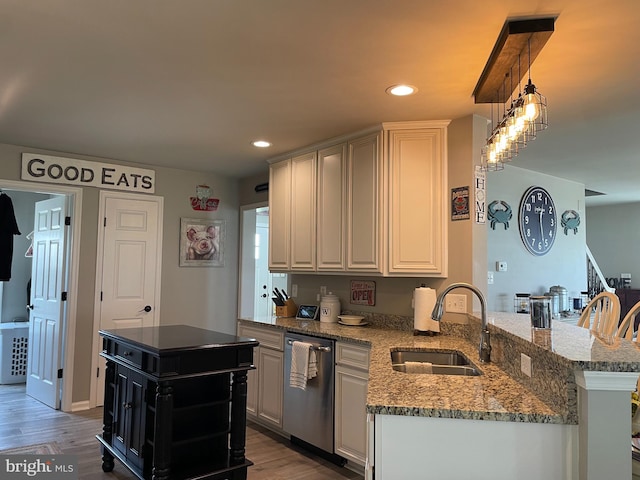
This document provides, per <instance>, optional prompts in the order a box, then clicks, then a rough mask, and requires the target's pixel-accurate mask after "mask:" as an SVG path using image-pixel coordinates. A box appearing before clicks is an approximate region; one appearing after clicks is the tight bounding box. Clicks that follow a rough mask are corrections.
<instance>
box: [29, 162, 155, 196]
mask: <svg viewBox="0 0 640 480" xmlns="http://www.w3.org/2000/svg"><path fill="white" fill-rule="evenodd" d="M22 179H23V180H32V181H34V182H47V183H64V184H67V185H81V186H84V187H97V188H109V189H113V190H128V191H133V192H145V193H153V192H154V190H155V172H154V171H153V170H146V169H142V168H132V167H127V166H124V165H111V164H104V163H97V162H87V161H84V160H76V159H73V158H62V157H52V156H49V155H36V154H33V153H23V154H22Z"/></svg>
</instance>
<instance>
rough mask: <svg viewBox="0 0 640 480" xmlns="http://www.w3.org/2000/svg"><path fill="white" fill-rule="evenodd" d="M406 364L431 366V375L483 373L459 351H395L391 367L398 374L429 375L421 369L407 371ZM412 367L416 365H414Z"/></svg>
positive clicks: (472, 374) (473, 374)
mask: <svg viewBox="0 0 640 480" xmlns="http://www.w3.org/2000/svg"><path fill="white" fill-rule="evenodd" d="M406 362H421V363H428V364H431V368H430V370H431V371H430V373H431V374H434V375H466V376H475V375H481V374H482V372H481V371H480V370H478V368H477V367H476V366H475V365H474V364H473V363H471V361H469V359H468V358H467V356H466V355H465V354H464V353H462V352H459V351H457V350H438V351H435V350H418V351H415V350H402V349H399V350H393V351H391V366H392V368H393V369H394V370H396V371H397V372H404V373H427V374H428V373H429V372H426V371H424V370H421V369H419V368H418V369H416V368H409V369H407V366H406ZM412 367H415V365H413V364H412Z"/></svg>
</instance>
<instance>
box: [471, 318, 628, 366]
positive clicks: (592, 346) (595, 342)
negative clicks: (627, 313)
mask: <svg viewBox="0 0 640 480" xmlns="http://www.w3.org/2000/svg"><path fill="white" fill-rule="evenodd" d="M474 315H475V316H476V317H478V318H479V317H480V313H479V312H475V313H474ZM487 324H488V325H489V329H490V330H492V329H493V328H496V329H497V330H498V331H500V333H501V334H502V335H504V336H506V337H509V338H510V339H511V340H513V341H526V342H531V343H533V344H534V345H535V344H537V346H538V347H539V348H541V349H544V350H546V351H548V352H549V353H550V354H552V355H553V356H554V357H555V358H556V359H557V360H558V361H560V362H564V363H565V364H567V365H568V366H570V367H571V368H573V369H575V370H592V371H600V372H640V344H638V343H636V342H631V341H628V340H625V339H623V338H618V337H616V336H615V335H614V336H611V337H598V336H595V335H593V334H592V333H591V332H590V331H589V330H588V329H586V328H580V327H576V326H575V325H570V324H566V323H563V322H560V321H556V320H552V325H551V327H552V328H551V332H550V334H549V336H548V338H546V339H537V338H535V337H534V336H533V335H534V334H533V333H532V331H531V328H530V323H529V314H516V313H505V312H490V313H488V314H487ZM540 340H542V341H540Z"/></svg>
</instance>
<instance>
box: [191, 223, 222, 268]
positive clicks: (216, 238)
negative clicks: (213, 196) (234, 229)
mask: <svg viewBox="0 0 640 480" xmlns="http://www.w3.org/2000/svg"><path fill="white" fill-rule="evenodd" d="M224 236H225V231H224V220H211V219H206V218H204V219H201V218H181V219H180V266H181V267H222V266H224Z"/></svg>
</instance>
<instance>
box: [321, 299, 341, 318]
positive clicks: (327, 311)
mask: <svg viewBox="0 0 640 480" xmlns="http://www.w3.org/2000/svg"><path fill="white" fill-rule="evenodd" d="M338 315H340V299H339V298H338V296H337V295H334V294H333V293H331V292H329V293H328V294H327V295H323V296H322V298H321V299H320V321H321V322H327V323H336V322H337V321H338Z"/></svg>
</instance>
